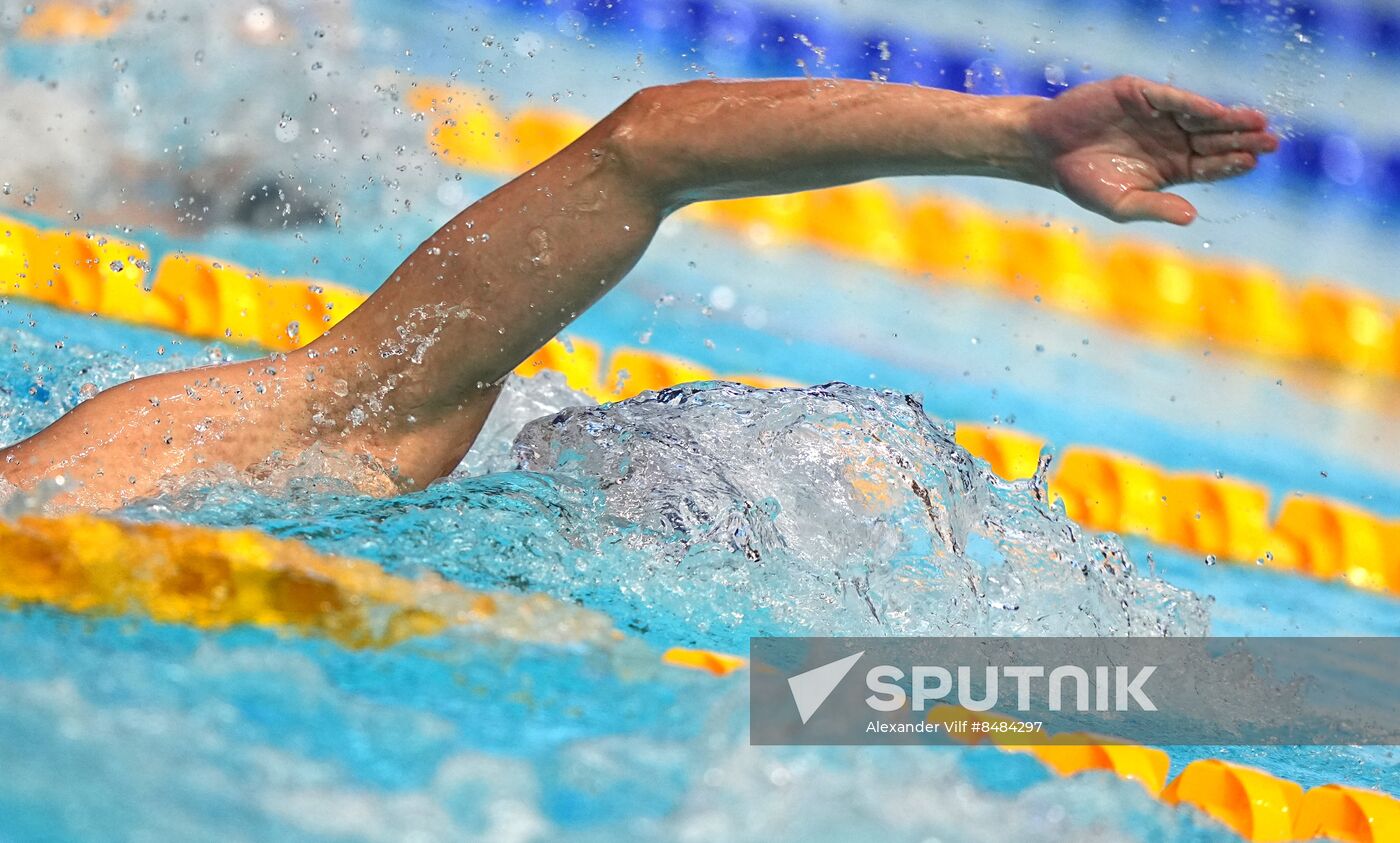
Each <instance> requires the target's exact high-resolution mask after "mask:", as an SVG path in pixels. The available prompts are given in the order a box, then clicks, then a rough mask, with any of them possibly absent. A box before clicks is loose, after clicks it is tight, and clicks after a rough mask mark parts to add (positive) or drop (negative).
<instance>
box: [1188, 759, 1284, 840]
mask: <svg viewBox="0 0 1400 843" xmlns="http://www.w3.org/2000/svg"><path fill="white" fill-rule="evenodd" d="M1161 798H1162V801H1164V802H1166V803H1168V804H1171V805H1180V804H1186V805H1191V806H1193V807H1195V808H1196V809H1198V810H1200V811H1202V812H1203V813H1205V814H1207V815H1209V816H1210V817H1213V818H1214V819H1216V820H1218V821H1219V822H1221V823H1222V824H1224V825H1226V826H1228V827H1229V828H1231V829H1233V830H1234V831H1235V832H1236V833H1238V834H1239V835H1240V836H1241V837H1243V838H1244V839H1246V840H1254V841H1260V843H1272V841H1287V840H1296V839H1298V838H1296V837H1295V836H1294V824H1295V821H1296V819H1297V816H1298V811H1299V808H1300V806H1301V803H1302V801H1303V788H1302V787H1300V786H1299V785H1298V784H1297V783H1295V782H1291V781H1288V780H1286V779H1280V778H1278V777H1276V776H1271V775H1269V774H1268V773H1265V772H1264V771H1262V770H1256V769H1254V768H1253V767H1246V766H1244V765H1243V764H1232V763H1230V762H1228V761H1221V760H1218V759H1214V758H1207V759H1202V760H1200V761H1193V762H1191V763H1190V764H1188V765H1186V769H1184V770H1182V771H1181V773H1180V774H1179V775H1178V776H1177V777H1176V778H1175V779H1173V780H1172V782H1171V784H1169V785H1167V786H1166V789H1164V790H1163V791H1162V797H1161Z"/></svg>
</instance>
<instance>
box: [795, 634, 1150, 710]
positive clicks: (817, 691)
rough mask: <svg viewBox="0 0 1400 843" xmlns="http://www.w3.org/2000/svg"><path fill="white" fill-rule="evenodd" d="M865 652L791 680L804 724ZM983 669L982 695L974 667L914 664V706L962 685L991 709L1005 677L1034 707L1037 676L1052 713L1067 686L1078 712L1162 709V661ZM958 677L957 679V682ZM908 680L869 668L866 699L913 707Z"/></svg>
mask: <svg viewBox="0 0 1400 843" xmlns="http://www.w3.org/2000/svg"><path fill="white" fill-rule="evenodd" d="M864 655H865V651H863V650H862V651H861V652H859V653H854V654H852V655H849V656H846V657H844V658H840V659H837V660H835V661H833V662H828V663H827V664H824V665H822V666H820V667H814V668H812V669H811V670H806V671H803V672H802V673H799V674H797V675H796V676H793V677H790V678H789V679H788V688H789V689H790V690H791V691H792V701H793V703H794V704H796V706H797V712H798V716H799V717H801V718H802V723H803V725H806V724H807V722H808V721H809V720H811V719H812V716H813V715H814V714H816V713H817V710H818V709H820V708H821V706H822V703H824V702H826V700H827V697H829V696H831V692H832V691H834V690H836V686H837V685H839V684H840V683H841V680H842V679H845V678H846V675H847V674H848V673H850V671H851V668H853V667H854V666H855V664H856V662H858V661H860V659H861V657H862V656H864ZM980 671H981V676H980V679H981V680H982V681H981V683H980V684H981V689H982V690H981V692H980V695H979V693H978V691H977V688H976V684H975V683H974V678H973V668H972V667H971V666H970V665H957V666H956V667H954V668H953V669H951V670H950V669H949V668H947V667H944V666H941V665H914V666H912V667H911V668H910V669H909V673H908V678H909V679H910V683H911V685H912V706H911V707H912V709H913V710H914V711H926V710H927V709H928V707H929V703H935V702H938V703H941V702H945V701H949V698H950V696H954V695H953V691H954V689H956V691H957V693H956V695H955V696H954V698H955V699H956V700H957V703H958V705H959V706H961V707H962V708H964V709H967V710H968V711H991V710H992V709H994V708H996V706H997V703H998V701H1000V699H1001V686H1002V682H1001V680H1002V678H1005V679H1007V680H1009V681H1011V682H1014V684H1015V691H1016V693H1015V700H1016V702H1015V705H1014V708H1015V709H1016V710H1017V711H1020V712H1029V711H1031V710H1032V693H1033V691H1034V690H1035V689H1034V688H1033V685H1034V684H1035V683H1036V682H1037V680H1040V681H1041V682H1042V683H1043V684H1044V688H1045V697H1046V698H1047V700H1048V701H1047V706H1048V708H1049V710H1051V711H1064V710H1065V702H1066V696H1067V694H1066V693H1065V687H1066V686H1067V685H1068V686H1070V687H1071V688H1072V689H1073V690H1072V696H1070V700H1069V701H1070V703H1071V705H1072V706H1073V709H1074V710H1076V711H1129V710H1131V709H1132V708H1133V706H1134V705H1136V707H1137V708H1138V709H1139V710H1141V711H1156V710H1157V705H1156V704H1155V703H1153V702H1152V699H1151V697H1149V696H1147V693H1146V691H1145V688H1144V686H1145V685H1146V683H1147V680H1148V679H1150V678H1151V677H1152V674H1154V673H1156V672H1157V666H1156V665H1142V666H1140V667H1137V668H1136V670H1134V669H1133V668H1129V667H1126V666H1124V665H1095V666H1094V667H1093V669H1092V671H1090V670H1086V669H1085V668H1083V667H1080V666H1079V665H1072V664H1071V665H1058V666H1056V667H1050V668H1047V667H1046V666H1044V665H1003V666H1001V667H997V666H990V665H989V666H985V667H982V668H980ZM1091 675H1092V677H1093V678H1092V679H1091V678H1090V676H1091ZM954 676H956V677H957V679H956V682H955V681H954ZM905 678H906V674H905V671H904V670H903V669H901V668H899V667H896V666H895V665H889V664H878V665H875V666H874V667H871V668H870V669H869V670H867V671H866V672H865V687H866V688H867V689H869V690H870V691H871V693H870V695H869V696H867V697H866V698H865V704H866V705H868V706H869V707H870V708H871V709H872V710H873V711H881V712H891V711H899V710H901V709H903V708H905V707H906V706H910V705H911V702H910V700H911V694H910V693H909V692H906V691H905V690H904V687H903V686H902V685H901V684H899V683H900V682H903V681H904V679H905ZM1091 697H1092V700H1091ZM872 725H874V724H873V723H872ZM924 725H928V724H924ZM931 725H933V726H937V725H938V724H931Z"/></svg>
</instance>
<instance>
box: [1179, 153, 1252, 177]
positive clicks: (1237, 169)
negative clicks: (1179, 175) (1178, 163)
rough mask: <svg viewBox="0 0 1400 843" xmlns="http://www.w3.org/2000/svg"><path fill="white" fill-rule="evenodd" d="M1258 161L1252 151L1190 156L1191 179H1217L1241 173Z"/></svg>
mask: <svg viewBox="0 0 1400 843" xmlns="http://www.w3.org/2000/svg"><path fill="white" fill-rule="evenodd" d="M1258 163H1259V159H1258V157H1256V156H1255V154H1254V153H1252V152H1224V153H1221V154H1219V155H1193V156H1191V180H1192V181H1219V180H1220V179H1228V178H1231V177H1233V176H1238V175H1242V174H1244V173H1247V172H1249V171H1250V170H1252V169H1254V165H1256V164H1258Z"/></svg>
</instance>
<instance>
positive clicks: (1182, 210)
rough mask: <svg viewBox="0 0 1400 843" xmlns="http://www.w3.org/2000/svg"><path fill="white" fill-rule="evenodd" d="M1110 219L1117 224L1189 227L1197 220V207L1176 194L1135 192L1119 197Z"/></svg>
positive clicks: (1147, 191)
mask: <svg viewBox="0 0 1400 843" xmlns="http://www.w3.org/2000/svg"><path fill="white" fill-rule="evenodd" d="M1109 217H1110V218H1111V219H1113V220H1116V221H1117V222H1137V221H1155V222H1169V223H1172V224H1173V225H1187V224H1189V223H1190V222H1191V221H1192V220H1194V219H1196V206H1195V205H1192V204H1191V203H1190V202H1188V201H1186V200H1185V199H1184V198H1182V197H1180V196H1177V195H1176V194H1175V193H1158V192H1156V191H1152V190H1133V191H1129V192H1127V193H1124V194H1123V195H1122V196H1121V197H1119V199H1118V201H1117V202H1116V203H1114V205H1113V212H1112V213H1111V214H1110V215H1109Z"/></svg>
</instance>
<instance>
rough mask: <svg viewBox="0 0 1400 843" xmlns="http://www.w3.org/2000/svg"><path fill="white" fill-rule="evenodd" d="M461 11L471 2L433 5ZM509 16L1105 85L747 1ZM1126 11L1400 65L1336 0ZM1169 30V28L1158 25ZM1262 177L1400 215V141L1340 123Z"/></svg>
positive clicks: (782, 56) (676, 48)
mask: <svg viewBox="0 0 1400 843" xmlns="http://www.w3.org/2000/svg"><path fill="white" fill-rule="evenodd" d="M435 2H437V3H438V4H439V5H444V6H453V7H455V6H459V5H461V3H462V0H435ZM489 2H491V3H492V4H493V5H495V6H497V7H501V8H504V9H511V10H516V11H520V12H525V13H528V14H532V15H547V16H549V17H550V19H551V20H552V22H553V23H554V24H555V25H556V27H559V28H563V27H568V26H570V25H572V27H573V28H575V29H577V30H578V31H579V32H580V33H586V34H588V35H589V36H598V37H603V38H607V37H610V36H615V37H625V38H626V39H627V42H628V44H629V45H633V46H640V47H641V48H642V49H653V50H664V51H668V52H673V53H674V54H676V55H677V56H678V57H682V58H685V59H689V60H692V61H695V62H699V63H703V64H704V65H705V66H707V67H708V68H709V69H712V70H715V71H718V72H721V73H745V74H753V75H763V76H800V75H802V74H803V73H807V72H812V73H817V74H835V75H837V76H841V77H846V78H856V79H868V78H872V77H878V78H882V79H888V80H889V81H892V82H905V83H917V84H920V85H927V86H931V87H938V88H945V89H950V90H959V91H963V90H967V91H973V92H975V93H1010V94H1035V95H1038V96H1056V95H1057V94H1059V93H1061V92H1063V91H1065V90H1067V89H1069V88H1070V87H1073V86H1075V85H1078V84H1082V83H1084V82H1088V81H1092V80H1094V79H1096V78H1101V76H1102V75H1101V74H1096V73H1094V72H1092V71H1090V70H1086V69H1084V68H1083V67H1082V66H1080V65H1075V64H1073V63H1070V64H1062V63H1052V64H1048V65H1046V64H1040V63H1030V62H1025V61H1021V60H1014V59H1008V58H1006V57H1004V56H999V55H996V54H995V53H992V52H989V51H987V50H985V49H977V48H974V47H971V46H969V45H966V44H959V43H953V42H949V41H946V40H942V39H938V38H935V37H932V36H929V35H927V34H925V33H918V32H905V31H900V30H898V29H896V28H894V27H889V28H884V29H880V28H867V27H862V28H860V29H856V28H852V27H850V26H846V25H844V24H843V23H842V22H839V21H834V20H830V19H824V18H823V16H822V15H820V14H819V13H816V12H812V11H809V10H799V9H781V8H778V7H775V6H770V5H767V4H763V3H748V2H743V0H718V1H717V0H489ZM1118 5H1119V9H1120V12H1121V13H1122V14H1123V15H1124V16H1125V17H1128V16H1131V17H1132V18H1133V19H1134V20H1151V21H1153V22H1154V25H1158V26H1165V27H1167V28H1168V31H1173V30H1176V31H1181V30H1183V28H1185V29H1186V30H1188V31H1189V30H1191V29H1192V28H1194V29H1197V30H1200V31H1202V32H1205V31H1212V30H1213V31H1223V32H1227V33H1231V34H1236V33H1237V34H1238V35H1239V37H1242V38H1247V37H1250V35H1251V33H1256V32H1260V31H1265V30H1269V31H1273V30H1278V31H1296V32H1298V33H1301V34H1303V35H1305V36H1307V37H1309V38H1319V37H1324V36H1325V37H1326V38H1327V39H1328V44H1329V45H1330V44H1331V43H1332V42H1333V41H1339V42H1340V43H1345V44H1350V45H1353V46H1359V48H1360V50H1361V51H1362V52H1366V53H1375V54H1377V55H1380V54H1387V55H1391V56H1393V57H1395V58H1396V59H1397V60H1400V10H1396V11H1392V10H1387V9H1365V8H1352V7H1350V6H1345V5H1341V4H1332V3H1311V4H1309V3H1290V4H1288V5H1286V6H1276V5H1273V4H1270V3H1266V2H1262V0H1214V2H1210V0H1206V2H1195V0H1192V2H1187V0H1121V2H1120V3H1119V4H1118ZM1157 31H1160V30H1157ZM1260 170H1261V171H1260V173H1259V176H1260V178H1258V179H1257V180H1256V181H1258V182H1259V183H1260V184H1267V185H1277V186H1282V187H1285V188H1288V189H1292V190H1297V191H1300V192H1306V193H1308V194H1310V195H1313V196H1317V195H1324V194H1325V195H1326V196H1328V197H1331V198H1333V199H1339V200H1342V201H1345V202H1348V203H1351V204H1353V205H1354V206H1358V207H1363V208H1366V209H1367V210H1368V211H1370V212H1372V213H1375V214H1380V215H1385V216H1390V215H1393V214H1395V213H1397V212H1400V145H1396V144H1372V143H1366V142H1362V141H1361V140H1359V139H1358V138H1356V137H1355V136H1354V135H1352V134H1351V133H1349V132H1346V131H1343V130H1340V129H1338V128H1335V127H1325V126H1308V127H1299V128H1297V129H1296V130H1293V131H1290V132H1289V134H1288V137H1286V138H1285V139H1284V143H1283V145H1282V147H1281V148H1280V154H1279V155H1278V156H1277V157H1276V158H1274V159H1273V160H1269V161H1266V162H1264V164H1263V166H1261V168H1260Z"/></svg>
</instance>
